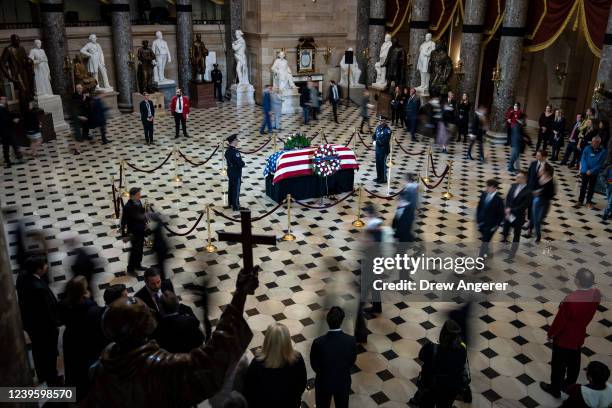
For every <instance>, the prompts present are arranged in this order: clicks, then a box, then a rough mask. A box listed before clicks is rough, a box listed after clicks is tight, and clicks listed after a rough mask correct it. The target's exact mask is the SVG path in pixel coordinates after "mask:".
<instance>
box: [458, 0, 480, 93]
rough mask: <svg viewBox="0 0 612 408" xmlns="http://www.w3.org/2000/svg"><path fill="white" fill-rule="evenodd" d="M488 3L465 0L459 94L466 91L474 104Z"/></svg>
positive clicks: (478, 0) (477, 0)
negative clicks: (461, 75)
mask: <svg viewBox="0 0 612 408" xmlns="http://www.w3.org/2000/svg"><path fill="white" fill-rule="evenodd" d="M486 4H487V2H486V0H466V2H465V17H464V20H463V34H462V36H461V62H463V73H464V76H463V80H462V81H461V82H460V83H459V94H460V95H461V94H463V93H466V94H467V95H468V97H469V98H470V101H471V103H472V104H473V103H474V102H475V101H476V88H477V86H478V68H479V66H480V53H481V52H482V32H483V30H484V25H483V24H484V19H485V10H486Z"/></svg>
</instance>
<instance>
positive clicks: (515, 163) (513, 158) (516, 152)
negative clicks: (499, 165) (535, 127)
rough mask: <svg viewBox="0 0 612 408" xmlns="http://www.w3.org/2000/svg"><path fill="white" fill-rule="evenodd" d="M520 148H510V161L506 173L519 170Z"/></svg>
mask: <svg viewBox="0 0 612 408" xmlns="http://www.w3.org/2000/svg"><path fill="white" fill-rule="evenodd" d="M520 157H521V148H520V147H512V151H511V152H510V161H509V162H508V171H516V170H518V169H519V168H520V160H519V159H520Z"/></svg>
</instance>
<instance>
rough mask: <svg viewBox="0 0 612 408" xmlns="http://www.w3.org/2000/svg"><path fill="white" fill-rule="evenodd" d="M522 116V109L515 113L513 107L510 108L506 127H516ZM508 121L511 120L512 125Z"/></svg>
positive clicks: (507, 113) (507, 112)
mask: <svg viewBox="0 0 612 408" xmlns="http://www.w3.org/2000/svg"><path fill="white" fill-rule="evenodd" d="M522 114H523V111H521V110H520V109H519V110H517V111H515V110H514V107H513V106H511V107H509V108H508V109H507V110H506V126H512V127H514V125H516V121H517V120H519V118H520V117H521V115H522ZM508 119H510V123H508Z"/></svg>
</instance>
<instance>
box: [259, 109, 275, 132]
mask: <svg viewBox="0 0 612 408" xmlns="http://www.w3.org/2000/svg"><path fill="white" fill-rule="evenodd" d="M266 126H267V127H268V132H272V120H271V119H270V112H266V111H264V116H263V120H262V121H261V127H260V128H259V133H263V132H264V131H265V129H266Z"/></svg>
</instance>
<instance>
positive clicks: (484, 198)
mask: <svg viewBox="0 0 612 408" xmlns="http://www.w3.org/2000/svg"><path fill="white" fill-rule="evenodd" d="M498 188H499V181H497V180H495V179H490V180H487V188H486V189H485V191H483V192H482V194H481V195H480V200H479V201H478V207H477V208H476V224H477V226H478V231H479V232H480V235H481V239H480V240H481V241H482V244H481V246H480V255H479V256H485V255H487V254H488V253H489V243H490V242H491V239H492V238H493V235H495V231H497V228H499V226H500V225H501V224H502V222H503V221H504V213H505V212H504V200H503V199H502V198H501V197H500V196H499V194H498V190H497V189H498Z"/></svg>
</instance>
